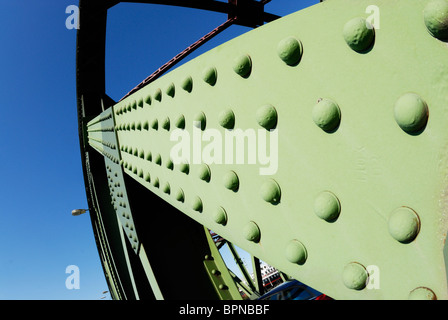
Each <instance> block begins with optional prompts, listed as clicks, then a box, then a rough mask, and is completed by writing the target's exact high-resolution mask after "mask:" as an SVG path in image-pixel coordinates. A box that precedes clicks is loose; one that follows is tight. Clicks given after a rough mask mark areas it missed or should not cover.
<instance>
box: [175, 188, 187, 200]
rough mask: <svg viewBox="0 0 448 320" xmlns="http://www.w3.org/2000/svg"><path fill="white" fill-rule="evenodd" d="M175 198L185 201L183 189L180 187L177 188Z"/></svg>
mask: <svg viewBox="0 0 448 320" xmlns="http://www.w3.org/2000/svg"><path fill="white" fill-rule="evenodd" d="M175 198H176V200H177V201H179V202H184V201H185V195H184V191H183V190H182V189H181V188H179V189H178V190H177V191H176V194H175Z"/></svg>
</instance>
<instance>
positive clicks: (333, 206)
mask: <svg viewBox="0 0 448 320" xmlns="http://www.w3.org/2000/svg"><path fill="white" fill-rule="evenodd" d="M314 213H315V214H316V215H317V216H318V217H319V218H321V219H323V220H325V221H327V222H334V221H336V219H338V217H339V215H340V213H341V203H340V201H339V199H338V198H337V197H336V195H334V194H333V193H332V192H329V191H323V192H321V193H320V194H318V195H317V197H316V199H315V201H314ZM388 229H389V233H390V235H391V236H392V237H393V238H394V239H395V240H397V241H399V242H401V243H410V242H412V241H413V240H414V239H415V238H416V236H417V234H418V233H419V231H420V218H419V216H418V214H417V213H416V212H415V211H414V210H412V209H411V208H408V207H400V208H397V209H395V210H394V211H393V212H392V213H391V215H390V217H389V220H388Z"/></svg>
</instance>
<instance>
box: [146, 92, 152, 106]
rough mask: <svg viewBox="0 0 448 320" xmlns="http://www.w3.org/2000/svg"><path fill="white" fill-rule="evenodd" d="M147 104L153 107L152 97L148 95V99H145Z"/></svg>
mask: <svg viewBox="0 0 448 320" xmlns="http://www.w3.org/2000/svg"><path fill="white" fill-rule="evenodd" d="M145 103H146V104H148V105H151V95H149V94H148V95H147V96H146V98H145Z"/></svg>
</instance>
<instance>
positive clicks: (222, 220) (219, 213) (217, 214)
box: [214, 207, 227, 225]
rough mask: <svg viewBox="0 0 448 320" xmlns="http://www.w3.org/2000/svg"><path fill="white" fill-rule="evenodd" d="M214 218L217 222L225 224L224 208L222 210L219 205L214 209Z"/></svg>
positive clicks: (225, 214)
mask: <svg viewBox="0 0 448 320" xmlns="http://www.w3.org/2000/svg"><path fill="white" fill-rule="evenodd" d="M214 219H215V222H216V223H217V224H221V225H226V223H227V213H226V210H224V208H222V207H219V208H218V209H217V210H216V211H215V215H214Z"/></svg>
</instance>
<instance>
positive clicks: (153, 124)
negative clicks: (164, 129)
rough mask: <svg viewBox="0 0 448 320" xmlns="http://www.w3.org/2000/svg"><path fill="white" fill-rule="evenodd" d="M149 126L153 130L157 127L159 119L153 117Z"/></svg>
mask: <svg viewBox="0 0 448 320" xmlns="http://www.w3.org/2000/svg"><path fill="white" fill-rule="evenodd" d="M151 128H153V129H154V130H157V129H159V121H158V120H157V119H153V120H152V122H151Z"/></svg>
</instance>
